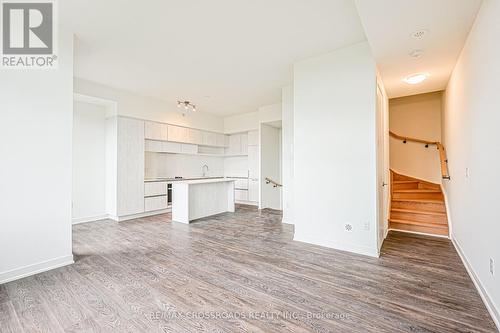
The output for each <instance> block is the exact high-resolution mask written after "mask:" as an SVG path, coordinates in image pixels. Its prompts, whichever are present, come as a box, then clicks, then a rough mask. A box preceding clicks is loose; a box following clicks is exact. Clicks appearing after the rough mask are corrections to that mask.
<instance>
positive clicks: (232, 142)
mask: <svg viewBox="0 0 500 333" xmlns="http://www.w3.org/2000/svg"><path fill="white" fill-rule="evenodd" d="M226 154H227V155H239V154H241V135H240V134H233V135H230V136H229V147H227V148H226Z"/></svg>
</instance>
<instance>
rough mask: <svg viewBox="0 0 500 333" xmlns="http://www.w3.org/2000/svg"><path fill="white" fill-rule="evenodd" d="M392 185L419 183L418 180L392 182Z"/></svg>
mask: <svg viewBox="0 0 500 333" xmlns="http://www.w3.org/2000/svg"><path fill="white" fill-rule="evenodd" d="M393 183H394V184H408V183H420V180H394V181H393Z"/></svg>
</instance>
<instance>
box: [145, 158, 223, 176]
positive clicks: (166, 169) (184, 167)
mask: <svg viewBox="0 0 500 333" xmlns="http://www.w3.org/2000/svg"><path fill="white" fill-rule="evenodd" d="M204 165H207V166H208V167H209V171H208V173H207V175H206V176H209V177H219V176H223V175H224V158H222V157H216V156H195V155H183V154H163V153H150V152H147V153H146V156H145V170H144V172H145V179H152V178H159V177H161V178H173V177H176V176H180V177H185V178H190V177H201V176H202V175H203V173H202V168H203V166H204Z"/></svg>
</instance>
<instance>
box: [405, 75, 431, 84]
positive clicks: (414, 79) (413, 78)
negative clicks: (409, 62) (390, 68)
mask: <svg viewBox="0 0 500 333" xmlns="http://www.w3.org/2000/svg"><path fill="white" fill-rule="evenodd" d="M428 77H429V74H427V73H419V74H413V75H410V76H408V77H406V78H404V79H403V81H405V82H406V83H408V84H419V83H422V82H424V81H425V80H426V79H427V78H428Z"/></svg>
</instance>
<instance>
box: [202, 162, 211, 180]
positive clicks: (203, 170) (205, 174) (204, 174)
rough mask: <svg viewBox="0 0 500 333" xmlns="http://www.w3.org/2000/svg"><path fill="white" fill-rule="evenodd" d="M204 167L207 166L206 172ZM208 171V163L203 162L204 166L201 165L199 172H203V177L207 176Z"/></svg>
mask: <svg viewBox="0 0 500 333" xmlns="http://www.w3.org/2000/svg"><path fill="white" fill-rule="evenodd" d="M205 168H207V172H206V173H205ZM208 171H209V169H208V165H206V164H205V165H204V166H202V167H201V172H202V173H203V177H206V176H207V174H208Z"/></svg>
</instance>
